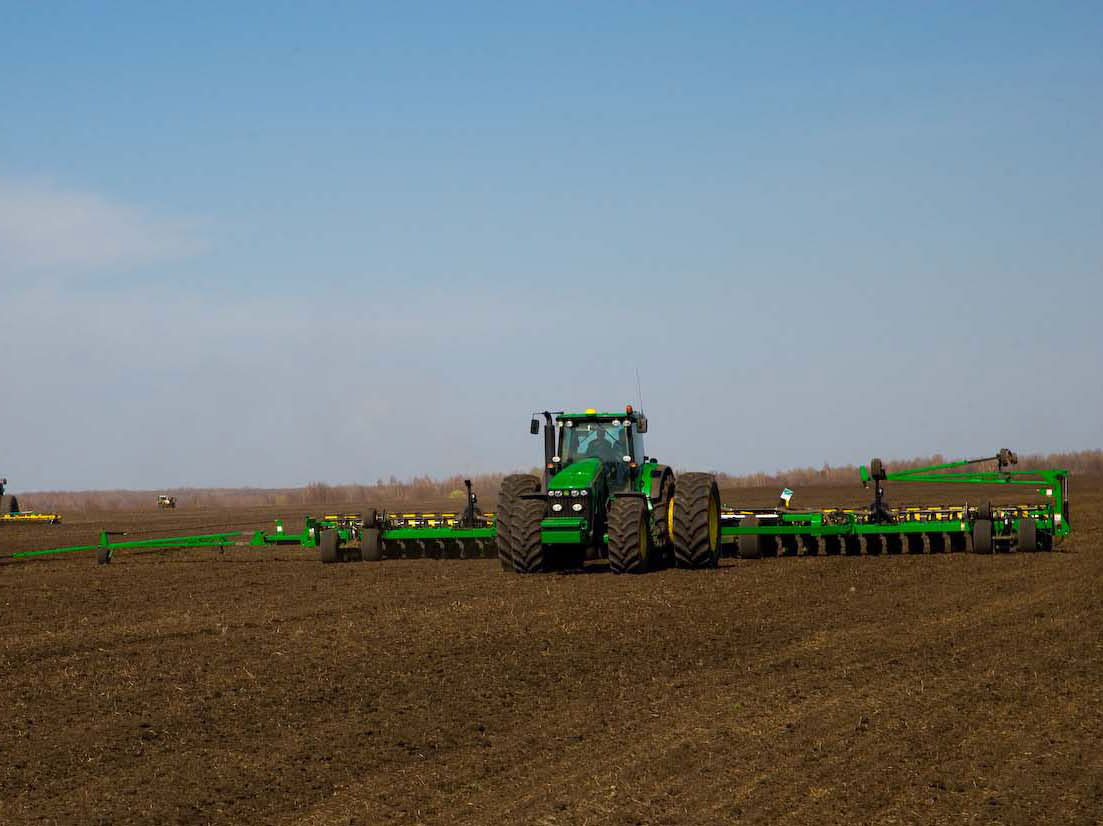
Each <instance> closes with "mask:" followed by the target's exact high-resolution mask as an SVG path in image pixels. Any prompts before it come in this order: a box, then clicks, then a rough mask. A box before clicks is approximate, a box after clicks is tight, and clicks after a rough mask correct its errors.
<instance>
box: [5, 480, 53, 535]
mask: <svg viewBox="0 0 1103 826" xmlns="http://www.w3.org/2000/svg"><path fill="white" fill-rule="evenodd" d="M7 484H8V480H7V479H0V524H5V523H8V522H42V523H45V524H47V525H56V524H57V523H58V522H60V521H61V516H60V515H59V514H56V513H34V512H33V511H21V510H19V500H18V499H16V498H15V497H14V496H12V495H11V494H7V493H4V488H5V487H6V486H7Z"/></svg>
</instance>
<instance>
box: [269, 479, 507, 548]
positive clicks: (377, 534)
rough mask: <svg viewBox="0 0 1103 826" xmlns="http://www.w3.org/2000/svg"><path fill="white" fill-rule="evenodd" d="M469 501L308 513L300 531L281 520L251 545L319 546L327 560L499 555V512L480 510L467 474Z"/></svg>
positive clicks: (465, 484) (466, 482)
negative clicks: (456, 507)
mask: <svg viewBox="0 0 1103 826" xmlns="http://www.w3.org/2000/svg"><path fill="white" fill-rule="evenodd" d="M464 486H465V488H466V492H467V506H466V507H465V508H464V510H463V511H460V512H457V513H438V512H433V513H426V512H407V513H389V512H387V511H375V510H371V511H368V512H367V513H366V514H364V515H361V514H328V515H326V516H323V517H321V518H320V519H319V518H316V517H312V516H307V517H306V518H305V520H304V524H303V530H302V531H301V532H300V533H289V532H288V531H287V530H286V529H285V528H284V525H283V522H282V521H281V520H277V521H276V530H275V531H274V532H273V533H264V532H263V531H257V532H256V533H254V534H253V538H252V540H251V541H250V543H249V544H250V545H253V546H263V545H298V546H300V547H303V548H317V549H318V555H319V557H320V558H321V560H322V562H327V563H331V562H347V561H353V560H363V561H370V562H375V561H378V560H380V559H383V558H384V557H407V558H414V557H430V558H438V559H460V558H464V559H471V558H474V557H485V556H494V554H495V545H494V537H495V519H494V514H491V513H483V512H482V511H481V510H479V506H478V497H477V496H476V494H475V493H474V491H473V490H472V489H471V480H470V479H465V480H464Z"/></svg>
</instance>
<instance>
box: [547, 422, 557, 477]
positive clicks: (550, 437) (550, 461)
mask: <svg viewBox="0 0 1103 826" xmlns="http://www.w3.org/2000/svg"><path fill="white" fill-rule="evenodd" d="M556 458H557V457H556V455H555V424H554V423H553V422H552V414H551V413H549V412H548V411H547V410H545V411H544V490H547V489H548V483H549V482H551V478H552V476H554V475H555V459H556Z"/></svg>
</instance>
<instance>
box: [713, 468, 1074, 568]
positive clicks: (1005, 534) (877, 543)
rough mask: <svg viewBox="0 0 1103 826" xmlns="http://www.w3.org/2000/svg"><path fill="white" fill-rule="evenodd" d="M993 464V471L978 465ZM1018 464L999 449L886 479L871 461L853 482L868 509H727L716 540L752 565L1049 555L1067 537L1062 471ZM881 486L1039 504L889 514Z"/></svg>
mask: <svg viewBox="0 0 1103 826" xmlns="http://www.w3.org/2000/svg"><path fill="white" fill-rule="evenodd" d="M992 463H995V465H996V469H995V470H979V469H977V468H976V466H977V465H981V464H988V465H991V464H992ZM1017 464H1018V457H1017V456H1016V455H1015V454H1014V453H1012V452H1011V451H1010V450H1007V449H1003V450H1001V451H1000V452H999V453H997V454H996V455H995V456H986V457H983V458H979V459H965V460H962V461H959V462H948V463H945V464H939V465H930V466H928V467H921V468H915V469H909V470H902V471H898V472H896V473H888V472H886V470H885V466H884V462H882V461H881V460H880V459H874V460H873V461H871V462H870V464H869V467H868V468H867V467H865V466H863V467H861V468H860V469H859V478H860V480H861V482H862V484H863V485H864V486H866V487H869V486H870V485H872V486H873V489H874V499H873V502H872V503H871V504H870V505H869V507H868V508H860V509H855V508H826V509H821V510H814V511H812V510H809V511H795V510H792V511H791V510H789V509H788V508H784V507H779V508H772V509H748V510H738V509H735V508H725V509H724V511H723V513H722V515H721V522H722V527H721V534H722V535H723V537H724V541H725V542H729V543H733V544H735V545H736V548H737V551H738V555H739V556H740V557H743V558H752V559H757V558H760V557H763V556H774V555H776V554H777V553H778V552H779V549H780V551H781V552H783V553H786V554H789V555H794V554H797V553H799V552H800V551H801V550H803V551H804V552H805V553H809V554H814V553H817V552H818V551H819V550H820V548H821V546H822V549H823V551H824V553H827V554H838V553H847V554H859V553H861V552H862V549H863V547H864V549H865V552H866V553H867V554H871V555H878V554H881V553H889V554H899V553H902V552H904V551H907V552H908V553H912V554H919V553H924V552H928V551H929V552H930V553H940V552H944V551H966V550H971V551H973V552H974V553H978V554H990V553H992V552H993V551H997V550H1011V549H1012V548H1014V549H1016V550H1019V551H1039V550H1052V548H1053V547H1054V545H1055V544H1057V543H1058V542H1060V541H1061V540H1063V539H1064V538H1065V537H1066V536H1068V535H1069V532H1070V530H1071V525H1070V523H1069V503H1068V476H1069V473H1068V471H1067V470H1010V468H1011V467H1012V466H1014V465H1017ZM884 482H901V483H904V482H907V483H921V484H922V483H929V484H939V485H993V486H1004V487H1006V486H1011V487H1015V488H1030V489H1032V491H1031V492H1032V493H1034V494H1036V495H1037V496H1040V497H1043V501H1041V502H1036V503H1033V504H1020V505H998V506H994V505H992V504H991V503H990V502H987V501H983V502H979V503H976V504H972V505H971V504H969V503H964V504H961V505H928V506H916V507H899V508H896V507H891V506H890V505H888V504H887V503H886V501H885V489H884V486H883V484H882V483H884Z"/></svg>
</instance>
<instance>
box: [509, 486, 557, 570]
mask: <svg viewBox="0 0 1103 826" xmlns="http://www.w3.org/2000/svg"><path fill="white" fill-rule="evenodd" d="M546 510H547V503H546V502H545V501H544V500H543V499H519V500H518V501H517V504H516V505H515V507H514V508H513V513H512V519H513V521H514V522H513V540H514V544H513V570H515V571H516V572H517V573H519V574H539V573H542V572H543V571H545V570H547V567H548V563H547V554H546V553H545V552H544V543H543V538H542V537H541V535H540V523H541V522H543V521H544V513H545V511H546Z"/></svg>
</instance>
